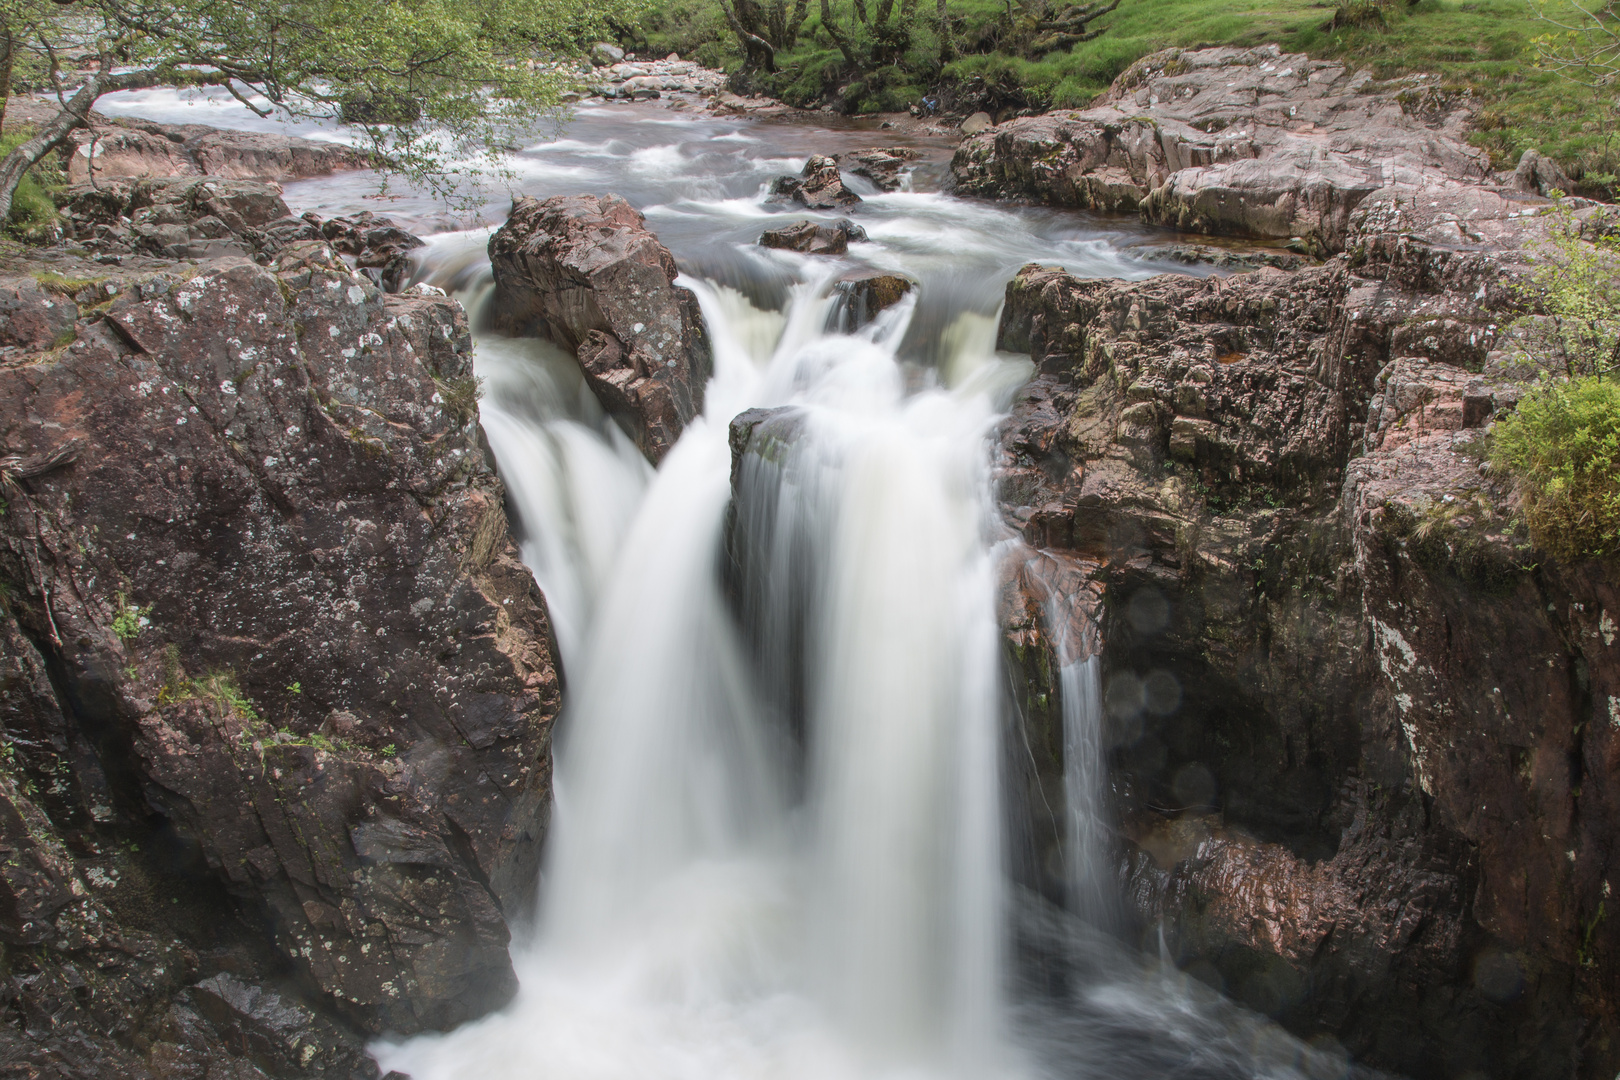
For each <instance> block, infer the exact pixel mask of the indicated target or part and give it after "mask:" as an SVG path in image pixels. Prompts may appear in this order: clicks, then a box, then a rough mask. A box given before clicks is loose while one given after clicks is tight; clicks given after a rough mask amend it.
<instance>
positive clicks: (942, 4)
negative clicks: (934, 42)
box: [938, 0, 956, 64]
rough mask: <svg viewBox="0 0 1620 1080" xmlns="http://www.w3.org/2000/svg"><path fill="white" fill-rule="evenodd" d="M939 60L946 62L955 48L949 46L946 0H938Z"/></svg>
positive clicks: (949, 26)
mask: <svg viewBox="0 0 1620 1080" xmlns="http://www.w3.org/2000/svg"><path fill="white" fill-rule="evenodd" d="M938 11H939V62H940V63H941V64H945V63H948V62H949V61H950V59H951V54H952V53H954V52H955V51H956V50H954V49H952V48H951V16H950V8H949V5H948V0H939V7H938Z"/></svg>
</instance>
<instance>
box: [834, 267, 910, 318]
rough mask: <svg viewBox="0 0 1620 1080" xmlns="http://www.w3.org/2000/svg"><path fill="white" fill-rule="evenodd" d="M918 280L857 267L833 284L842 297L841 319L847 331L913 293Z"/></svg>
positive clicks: (875, 316) (835, 290)
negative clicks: (860, 269)
mask: <svg viewBox="0 0 1620 1080" xmlns="http://www.w3.org/2000/svg"><path fill="white" fill-rule="evenodd" d="M915 287H916V282H914V281H912V280H911V279H910V278H908V277H905V276H904V275H901V274H891V273H887V272H886V271H882V270H864V271H857V272H855V273H853V274H851V275H850V276H848V277H845V278H843V279H841V280H839V281H837V282H835V283H834V284H833V291H834V292H836V293H838V294H839V296H840V297H842V304H841V305H840V307H839V320H840V323H841V325H842V329H843V331H844V332H846V333H847V332H850V331H853V330H857V329H859V328H860V327H862V326H865V325H866V324H867V323H869V322H871V321H872V320H873V319H875V318H877V316H878V313H879V312H882V311H884V310H886V309H888V308H891V307H893V306H894V305H896V304H898V303H899V302H900V301H901V300H903V299H905V298H906V297H907V296H908V295H910V293H911V290H912V289H913V288H915Z"/></svg>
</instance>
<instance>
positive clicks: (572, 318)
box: [489, 195, 712, 463]
mask: <svg viewBox="0 0 1620 1080" xmlns="http://www.w3.org/2000/svg"><path fill="white" fill-rule="evenodd" d="M489 254H490V261H491V263H492V264H493V266H494V272H495V298H494V301H493V303H492V305H491V312H492V316H493V319H494V322H495V326H496V328H497V329H499V330H500V331H501V332H503V333H508V334H513V335H519V336H534V337H543V338H546V339H547V340H550V341H554V342H556V343H557V344H558V345H560V346H562V347H563V348H565V349H567V350H568V351H570V352H573V353H574V354H575V355H577V356H578V357H579V361H580V366H581V367H582V368H583V370H584V372H585V377H586V380H587V382H589V383H590V385H591V388H592V390H594V391H595V392H596V395H597V397H598V398H599V399H601V401H602V405H603V407H604V408H605V409H606V410H607V411H608V412H609V413H610V414H611V415H613V416H614V417H615V418H617V419H618V420H619V421H620V422H621V423H622V424H624V425H625V427H626V428H627V429H629V431H630V432H631V433H632V434H633V435H634V437H635V439H636V442H637V445H639V446H640V447H641V449H642V452H643V453H645V454H646V455H647V457H648V459H649V460H651V461H653V462H655V463H656V462H657V461H659V460H660V459H661V458H662V457H663V456H664V454H665V453H666V452H667V451H668V450H669V448H670V447H671V446H673V445H674V444H675V440H676V439H678V438H679V437H680V433H681V431H682V429H683V428H684V427H685V425H686V424H687V423H688V422H689V421H691V419H692V418H693V417H695V416H697V415H698V414H699V413H700V412H702V411H703V391H704V386H705V384H706V383H707V381H708V378H709V374H710V368H711V365H712V357H711V351H710V349H711V347H710V344H709V340H708V337H707V335H706V332H705V330H704V327H703V319H702V315H701V313H700V312H699V310H698V305H697V297H696V296H694V295H693V294H692V292H691V291H690V290H689V289H684V288H681V287H680V286H677V285H676V284H674V282H675V276H676V268H675V259H674V257H673V256H672V255H670V253H669V249H667V248H665V247H664V246H663V245H662V244H660V243H659V242H658V238H657V237H655V236H653V234H652V233H650V232H648V231H647V227H646V222H645V220H644V219H643V218H642V216H641V214H640V213H638V212H637V211H636V210H635V208H634V207H632V206H631V205H630V204H629V203H627V202H625V201H624V200H623V199H622V198H620V197H619V196H617V195H603V196H595V195H575V196H559V197H557V198H553V199H547V200H545V201H544V202H540V201H536V200H534V199H528V198H520V199H518V200H517V201H515V202H514V203H513V204H512V213H511V215H510V216H509V217H508V218H507V221H506V224H505V225H503V226H501V228H500V229H499V230H497V231H496V233H495V235H494V236H492V237H491V238H490V242H489Z"/></svg>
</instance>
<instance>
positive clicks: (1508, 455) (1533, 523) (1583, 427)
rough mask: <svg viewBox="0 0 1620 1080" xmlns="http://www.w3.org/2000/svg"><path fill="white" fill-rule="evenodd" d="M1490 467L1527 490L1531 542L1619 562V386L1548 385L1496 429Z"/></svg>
mask: <svg viewBox="0 0 1620 1080" xmlns="http://www.w3.org/2000/svg"><path fill="white" fill-rule="evenodd" d="M1491 442H1492V446H1491V456H1492V460H1493V461H1494V462H1495V463H1496V464H1497V465H1498V466H1499V467H1502V468H1505V469H1507V470H1509V471H1510V472H1512V473H1513V474H1514V475H1515V476H1517V477H1518V478H1519V480H1520V482H1521V484H1522V485H1523V489H1524V511H1525V522H1526V524H1527V525H1528V526H1529V527H1530V536H1531V538H1532V539H1533V540H1534V541H1535V542H1536V543H1537V544H1538V545H1539V546H1540V547H1542V548H1543V549H1545V550H1546V551H1548V552H1549V553H1551V554H1552V555H1554V556H1556V557H1558V558H1560V559H1565V560H1576V559H1590V558H1609V557H1613V556H1615V555H1620V382H1616V381H1614V380H1613V379H1603V378H1602V377H1601V376H1595V375H1592V376H1581V377H1577V378H1573V379H1568V380H1557V381H1548V382H1544V383H1542V384H1541V385H1540V386H1538V387H1536V388H1535V389H1534V390H1532V391H1531V392H1530V393H1529V394H1527V395H1526V396H1525V398H1524V399H1523V400H1522V401H1520V402H1519V407H1518V409H1517V410H1516V411H1515V412H1514V413H1513V414H1512V415H1511V416H1509V417H1507V418H1506V419H1504V420H1502V421H1500V422H1499V423H1498V424H1497V425H1496V429H1495V432H1494V434H1493V437H1492V440H1491Z"/></svg>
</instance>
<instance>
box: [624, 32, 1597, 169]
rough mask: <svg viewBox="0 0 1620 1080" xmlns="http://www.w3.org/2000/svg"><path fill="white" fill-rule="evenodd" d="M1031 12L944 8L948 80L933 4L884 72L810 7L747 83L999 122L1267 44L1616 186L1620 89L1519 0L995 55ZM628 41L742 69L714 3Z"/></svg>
mask: <svg viewBox="0 0 1620 1080" xmlns="http://www.w3.org/2000/svg"><path fill="white" fill-rule="evenodd" d="M1031 2H1038V0H1031ZM831 10H832V12H833V16H834V24H835V26H838V27H839V28H840V29H841V30H842V31H843V33H844V34H845V36H846V38H847V37H850V36H852V35H853V34H857V33H858V32H859V30H860V29H861V28H860V26H859V25H858V24H857V22H856V20H855V18H854V15H853V10H854V0H839V2H838V3H834V4H832V6H831ZM1024 10H1025V9H1024V8H1023V7H1021V6H1012V7H1009V6H1008V5H1007V4H1004V3H1002V2H1001V0H951V4H950V17H951V37H952V40H953V44H954V46H955V47H956V49H957V51H958V55H957V56H955V57H954V58H953V59H951V60H950V62H948V63H946V64H944V65H943V66H942V65H941V64H940V62H939V52H940V50H939V40H938V33H937V24H936V22H935V15H934V9H933V7H932V5H926V6H917V7H913V8H911V9H909V10H907V9H904V8H902V9H901V14H900V15H899V16H897V24H896V25H897V26H898V27H899V30H898V31H892V32H891V33H893V34H894V35H895V37H896V39H897V40H896V44H897V46H898V47H897V48H895V49H893V50H891V53H892V55H891V56H890V57H889V61H890V62H888V63H885V64H883V65H882V66H880V67H875V68H873V69H870V70H864V71H863V70H853V69H852V68H851V66H850V65H849V63H848V62H847V61H846V60H845V58H844V57H843V55H842V54H841V53H840V51H839V49H838V48H836V47H835V41H834V39H833V37H832V36H831V35H829V34H828V33H827V31H826V28H825V27H823V26H822V25H821V18H820V15H819V6H818V5H811V10H810V13H809V16H808V18H807V20H806V22H805V24H804V26H803V29H802V30H801V32H800V34H799V37H798V40H797V42H796V43H795V45H794V46H793V47H792V48H789V49H785V50H780V51H779V52H778V54H777V58H776V61H777V66H778V68H779V71H778V73H777V74H775V75H774V76H762V77H759V78H757V79H756V83H757V85H758V88H759V89H760V90H762V91H765V92H769V93H773V94H774V95H775V96H778V97H781V98H783V99H784V100H787V101H789V102H790V103H792V104H796V105H804V106H809V105H819V104H822V103H824V102H826V103H832V104H834V105H835V106H836V107H839V108H841V109H842V110H843V111H848V112H877V111H889V110H894V109H903V108H906V107H909V106H910V105H913V104H916V103H917V102H918V101H920V100H921V99H922V97H923V96H924V94H925V93H927V92H929V91H930V90H932V89H935V88H938V87H941V86H944V87H946V88H957V89H958V90H960V91H963V92H967V93H968V94H969V95H970V96H971V97H972V100H974V101H976V102H982V103H983V104H985V105H988V106H989V107H991V108H996V109H1010V110H1016V109H1019V108H1035V109H1045V108H1074V107H1079V106H1083V105H1085V104H1086V103H1087V102H1089V101H1090V100H1091V99H1092V98H1093V97H1095V96H1096V95H1097V94H1098V93H1100V92H1101V91H1102V90H1103V89H1105V88H1106V87H1107V86H1108V84H1109V83H1110V82H1111V81H1112V80H1113V78H1114V77H1115V76H1116V75H1118V74H1119V73H1120V72H1121V71H1123V70H1124V69H1125V68H1126V67H1127V66H1128V65H1129V64H1130V63H1131V62H1132V61H1134V60H1136V59H1138V58H1140V57H1142V56H1145V55H1147V54H1148V53H1151V52H1155V51H1157V50H1159V49H1163V48H1167V47H1171V46H1179V47H1188V48H1191V47H1200V46H1207V45H1258V44H1266V43H1271V42H1275V43H1277V44H1280V45H1281V46H1283V48H1285V49H1287V50H1289V51H1297V52H1305V53H1307V54H1309V55H1311V56H1314V57H1320V58H1326V59H1340V60H1344V61H1347V62H1349V63H1351V64H1353V65H1356V66H1357V67H1360V68H1366V69H1369V70H1371V71H1372V72H1373V73H1374V74H1375V75H1376V76H1377V77H1378V78H1381V79H1388V78H1395V77H1398V76H1401V75H1407V74H1414V73H1420V72H1422V73H1433V74H1436V75H1438V76H1439V77H1440V82H1441V84H1442V87H1441V90H1440V92H1442V93H1445V94H1448V95H1467V96H1469V97H1471V98H1472V99H1474V100H1475V101H1476V102H1477V104H1478V105H1479V108H1480V113H1479V128H1480V130H1479V131H1478V133H1477V134H1476V135H1475V141H1476V143H1477V144H1478V145H1480V146H1482V147H1484V148H1485V149H1487V150H1488V151H1489V152H1490V153H1491V155H1492V157H1493V159H1494V160H1495V162H1496V164H1497V165H1498V166H1499V167H1506V166H1510V165H1512V164H1513V163H1514V162H1516V161H1517V160H1518V157H1519V155H1520V154H1521V153H1522V152H1523V151H1524V150H1527V149H1538V150H1540V151H1541V152H1542V153H1544V154H1548V155H1549V156H1552V157H1555V158H1557V159H1558V160H1559V161H1560V162H1562V163H1563V164H1564V166H1565V167H1566V168H1567V169H1569V170H1570V171H1571V172H1572V174H1573V175H1576V176H1578V177H1579V176H1585V177H1586V178H1587V182H1588V184H1590V185H1592V186H1594V187H1603V188H1609V187H1612V186H1613V185H1614V183H1615V179H1614V176H1613V174H1615V173H1617V172H1620V139H1616V138H1615V135H1616V132H1615V109H1614V91H1613V90H1610V91H1609V92H1608V93H1607V94H1603V95H1599V94H1595V93H1594V92H1593V91H1590V90H1585V89H1582V88H1579V87H1575V86H1572V85H1570V84H1568V83H1565V82H1563V81H1561V80H1559V79H1558V78H1557V77H1556V76H1554V75H1552V74H1551V73H1549V72H1544V71H1538V70H1536V69H1535V68H1534V66H1533V63H1532V61H1533V56H1532V50H1531V47H1530V42H1531V39H1532V38H1534V37H1535V36H1537V35H1539V34H1541V33H1544V32H1546V30H1547V29H1548V27H1547V26H1546V24H1544V23H1541V22H1539V21H1538V20H1537V19H1536V18H1535V16H1534V14H1533V12H1532V10H1531V8H1530V6H1529V4H1528V3H1527V2H1526V0H1466V2H1465V0H1421V2H1419V3H1417V4H1414V5H1410V6H1408V5H1407V4H1405V3H1395V4H1383V5H1381V4H1378V3H1375V2H1373V0H1345V2H1344V3H1343V4H1341V5H1339V6H1338V7H1335V6H1334V5H1333V4H1332V3H1323V2H1320V0H1318V2H1308V0H1221V2H1214V0H1122V2H1121V3H1120V6H1119V8H1118V9H1117V10H1115V11H1113V12H1112V13H1110V14H1108V15H1105V16H1103V17H1101V18H1100V19H1098V20H1097V23H1096V25H1098V26H1106V27H1107V30H1106V32H1105V33H1103V34H1102V35H1101V36H1099V37H1097V38H1096V39H1094V40H1092V41H1087V42H1082V43H1080V44H1077V45H1074V46H1073V47H1072V48H1069V49H1064V50H1061V51H1059V52H1055V53H1050V54H1047V55H1044V56H1040V57H1038V58H1035V59H1027V58H1023V57H1020V56H1016V55H1009V53H1008V52H1006V51H1004V49H1003V48H1001V45H1002V41H1003V39H1004V38H1006V37H1007V36H1008V32H1009V30H1010V28H1011V27H1012V26H1013V25H1014V24H1015V22H1016V19H1017V18H1018V17H1019V15H1020V14H1021V13H1022V12H1023V11H1024ZM1335 16H1337V19H1336V18H1335ZM1335 22H1337V23H1339V24H1341V25H1340V26H1339V27H1338V28H1334V27H1333V24H1334V23H1335ZM1347 22H1348V23H1350V25H1343V24H1345V23H1347ZM1357 23H1359V25H1358V24H1357ZM637 34H638V35H639V38H640V40H634V41H630V42H627V43H628V44H631V45H632V46H634V47H638V48H640V49H643V50H646V51H651V52H656V53H659V54H662V53H666V52H671V51H675V52H680V53H681V54H682V55H683V56H691V57H694V58H697V59H700V60H702V61H704V62H705V63H708V64H710V65H711V66H719V67H725V68H727V69H728V70H734V71H735V70H738V69H740V68H741V67H742V65H743V56H742V52H741V50H740V48H739V47H738V46H737V42H736V38H735V37H734V36H733V35H732V34H731V33H730V31H729V30H728V29H727V26H726V22H725V20H724V17H723V15H722V13H721V10H720V7H719V4H718V2H717V0H658V2H657V3H655V6H654V10H653V11H652V12H651V14H650V15H649V16H648V17H647V19H646V20H645V22H644V24H643V27H642V29H641V30H640V31H638V32H637Z"/></svg>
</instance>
